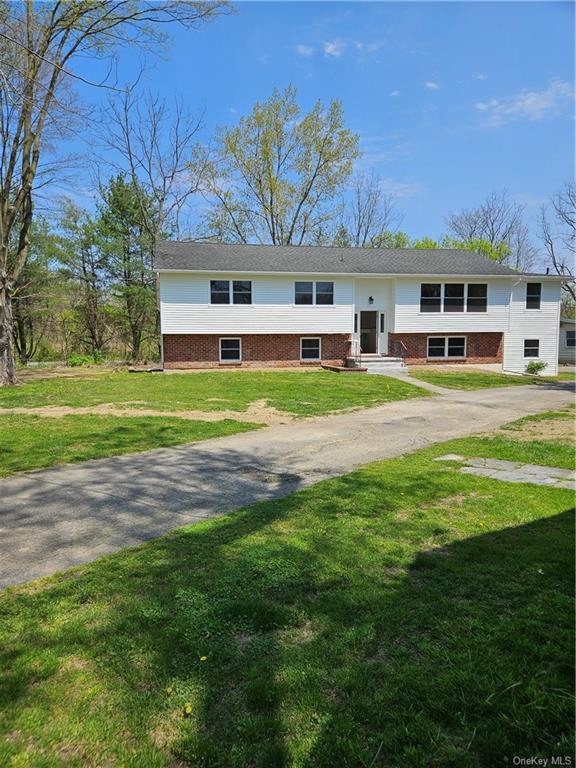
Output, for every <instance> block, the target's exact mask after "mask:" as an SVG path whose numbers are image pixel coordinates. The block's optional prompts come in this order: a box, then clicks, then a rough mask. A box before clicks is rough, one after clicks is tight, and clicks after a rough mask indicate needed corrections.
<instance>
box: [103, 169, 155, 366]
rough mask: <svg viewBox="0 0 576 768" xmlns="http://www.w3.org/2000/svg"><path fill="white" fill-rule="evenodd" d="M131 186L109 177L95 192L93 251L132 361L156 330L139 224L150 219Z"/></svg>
mask: <svg viewBox="0 0 576 768" xmlns="http://www.w3.org/2000/svg"><path fill="white" fill-rule="evenodd" d="M136 184H137V182H135V181H127V180H126V179H125V178H124V177H123V176H122V175H118V176H116V177H113V178H112V179H110V181H109V182H108V184H107V185H106V186H105V187H104V188H103V189H102V190H101V196H102V200H101V202H100V204H99V205H98V211H99V213H98V218H97V222H96V229H97V237H98V240H99V247H100V248H101V249H102V256H103V260H104V264H105V269H106V272H107V274H108V277H109V280H110V285H111V290H112V291H113V293H114V295H115V296H116V297H117V298H118V300H119V302H120V304H121V306H122V310H123V311H122V315H121V333H122V337H123V339H124V341H125V343H126V345H127V347H128V350H129V353H130V357H131V358H132V360H134V361H136V360H139V359H140V357H141V353H142V349H143V344H144V343H147V342H150V341H151V340H153V339H155V337H156V331H157V311H156V281H155V274H154V270H153V245H154V243H153V241H152V239H151V238H150V235H149V230H148V227H147V226H146V225H145V223H144V221H143V214H142V206H143V205H144V206H145V208H146V217H147V219H148V220H152V219H153V218H154V216H155V215H157V214H156V213H155V209H154V205H153V200H152V198H150V197H148V198H146V196H145V194H144V193H143V192H142V190H139V189H138V190H137V189H136Z"/></svg>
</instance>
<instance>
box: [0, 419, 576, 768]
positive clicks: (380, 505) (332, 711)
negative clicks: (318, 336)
mask: <svg viewBox="0 0 576 768" xmlns="http://www.w3.org/2000/svg"><path fill="white" fill-rule="evenodd" d="M542 423H544V422H542ZM449 452H454V453H459V454H463V455H467V456H493V457H495V458H508V459H515V460H518V461H534V460H535V459H540V461H541V463H542V462H545V461H546V460H547V461H548V463H551V464H555V465H559V466H572V462H573V448H572V447H571V446H570V445H568V444H567V443H566V442H563V441H546V440H533V441H519V440H516V435H515V434H514V433H513V432H512V433H511V435H510V438H508V437H507V435H506V434H503V433H502V432H501V431H499V432H498V433H497V434H495V435H493V436H488V437H476V438H467V439H460V440H455V441H451V442H450V443H444V444H439V445H436V446H434V447H433V448H430V449H427V450H425V451H421V452H418V453H415V454H412V455H409V456H406V457H404V458H399V459H390V460H386V461H383V462H378V463H376V464H372V465H369V466H367V467H364V468H362V469H360V470H357V471H355V472H353V473H352V474H350V475H347V476H344V477H341V478H337V479H334V480H328V481H324V482H322V483H319V484H318V485H316V486H313V487H311V488H308V489H305V490H303V491H300V492H298V493H296V494H293V495H292V496H289V497H286V498H283V499H280V500H276V501H271V502H265V503H261V504H257V505H254V506H252V507H248V508H246V509H244V510H241V511H239V512H236V513H233V514H231V515H228V516H225V517H222V518H218V519H217V520H213V521H210V522H207V523H202V524H199V525H196V526H193V527H189V528H183V529H181V530H179V531H176V532H174V533H172V534H170V535H168V536H164V537H162V538H160V539H157V540H155V541H152V542H150V543H148V544H145V545H142V546H140V547H137V548H134V549H131V550H125V551H124V552H121V553H118V554H115V555H112V556H109V557H106V558H104V559H102V560H100V561H96V562H94V563H91V564H90V565H87V566H83V567H81V568H78V569H74V570H72V571H69V572H66V573H64V574H61V575H58V576H55V577H51V578H49V579H45V580H42V581H39V582H35V583H32V584H30V585H24V586H22V587H16V588H10V589H8V590H6V591H5V592H4V593H2V595H1V596H0V618H1V621H0V633H1V643H0V647H1V648H2V657H1V660H0V664H1V666H0V674H1V679H0V682H1V684H0V697H1V698H0V701H1V706H0V713H1V714H0V732H1V733H2V735H3V738H2V739H1V740H0V763H1V764H2V765H6V766H8V767H10V768H16V766H20V765H42V766H47V767H49V768H50V767H52V766H61V765H64V764H65V765H67V766H74V767H76V766H78V768H79V767H80V766H82V768H92V766H101V765H107V764H110V765H123V766H127V768H128V767H130V768H156V767H160V766H174V765H191V766H201V765H205V766H210V767H211V768H212V767H214V768H218V767H219V766H222V767H224V766H225V767H226V768H244V766H246V765H253V766H270V767H272V766H273V767H274V768H280V766H290V767H291V768H292V767H294V768H296V767H302V768H304V766H306V767H308V766H319V767H320V766H322V767H325V768H332V767H333V766H334V765H342V766H351V767H352V766H354V767H355V766H367V765H370V763H371V761H372V760H373V759H374V755H376V754H377V753H378V754H379V758H378V759H379V760H380V763H378V762H376V763H375V765H379V764H382V765H384V764H386V763H387V762H389V763H393V764H394V765H395V766H397V767H398V768H428V767H429V766H430V765H442V766H453V768H478V767H479V766H496V765H502V764H505V763H504V760H505V758H507V759H508V763H509V764H511V760H512V757H513V756H514V755H536V756H543V757H550V756H551V755H570V754H571V749H572V743H573V741H572V734H571V730H572V701H571V693H572V680H573V675H572V669H571V666H572V658H573V654H572V648H573V645H572V643H573V622H572V599H571V595H572V584H573V577H572V574H573V551H572V550H573V546H572V541H573V535H572V528H573V515H572V513H571V508H572V505H573V497H572V494H571V492H570V491H568V490H561V489H553V488H546V487H537V486H527V485H520V484H511V483H503V482H499V481H495V480H490V479H487V478H479V477H471V476H469V475H464V474H462V473H460V472H459V471H458V467H457V466H455V465H447V464H446V463H443V462H435V461H433V459H434V457H435V456H438V455H441V454H444V453H449Z"/></svg>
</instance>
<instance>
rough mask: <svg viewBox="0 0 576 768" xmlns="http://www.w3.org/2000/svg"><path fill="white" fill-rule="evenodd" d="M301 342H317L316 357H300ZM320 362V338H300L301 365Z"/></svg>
mask: <svg viewBox="0 0 576 768" xmlns="http://www.w3.org/2000/svg"><path fill="white" fill-rule="evenodd" d="M303 341H317V342H318V357H302V342H303ZM320 360H322V337H321V336H300V362H302V363H317V362H319V361H320Z"/></svg>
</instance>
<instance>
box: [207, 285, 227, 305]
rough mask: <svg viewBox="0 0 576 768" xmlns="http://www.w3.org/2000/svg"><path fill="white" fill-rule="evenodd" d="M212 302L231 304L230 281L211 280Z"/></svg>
mask: <svg viewBox="0 0 576 768" xmlns="http://www.w3.org/2000/svg"><path fill="white" fill-rule="evenodd" d="M210 302H211V303H212V304H230V283H229V281H228V280H210Z"/></svg>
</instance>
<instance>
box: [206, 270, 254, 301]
mask: <svg viewBox="0 0 576 768" xmlns="http://www.w3.org/2000/svg"><path fill="white" fill-rule="evenodd" d="M216 280H218V281H220V282H222V283H224V282H227V283H228V304H217V303H216V302H213V301H212V288H211V284H212V283H213V282H216ZM235 282H236V283H250V304H234V283H235ZM253 285H254V281H253V280H252V279H250V280H245V279H243V278H242V279H241V278H239V277H235V278H233V279H231V280H226V278H219V277H211V278H210V280H209V281H208V295H209V297H210V301H209V305H210V306H211V307H230V306H233V307H252V306H254V302H253V300H252V289H253ZM222 293H224V291H222Z"/></svg>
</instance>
